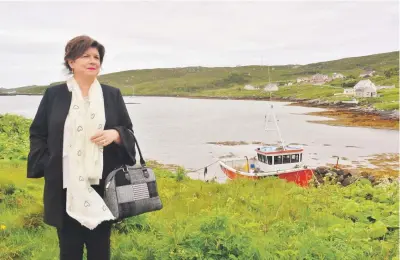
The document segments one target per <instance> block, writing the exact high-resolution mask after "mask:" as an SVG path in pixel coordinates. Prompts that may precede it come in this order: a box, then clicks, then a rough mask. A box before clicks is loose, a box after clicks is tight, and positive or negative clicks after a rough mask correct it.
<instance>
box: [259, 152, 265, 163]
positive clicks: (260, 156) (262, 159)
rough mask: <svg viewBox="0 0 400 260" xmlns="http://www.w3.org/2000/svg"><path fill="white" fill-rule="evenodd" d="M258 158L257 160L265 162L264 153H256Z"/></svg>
mask: <svg viewBox="0 0 400 260" xmlns="http://www.w3.org/2000/svg"><path fill="white" fill-rule="evenodd" d="M258 160H259V161H260V162H263V163H265V162H266V158H265V155H262V154H258Z"/></svg>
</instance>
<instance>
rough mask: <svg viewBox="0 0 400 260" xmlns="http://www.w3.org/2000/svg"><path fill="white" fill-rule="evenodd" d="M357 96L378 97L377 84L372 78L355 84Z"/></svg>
mask: <svg viewBox="0 0 400 260" xmlns="http://www.w3.org/2000/svg"><path fill="white" fill-rule="evenodd" d="M354 92H355V96H356V97H376V86H375V84H374V83H372V81H371V80H369V79H365V80H361V81H360V82H358V83H357V84H356V85H355V86H354Z"/></svg>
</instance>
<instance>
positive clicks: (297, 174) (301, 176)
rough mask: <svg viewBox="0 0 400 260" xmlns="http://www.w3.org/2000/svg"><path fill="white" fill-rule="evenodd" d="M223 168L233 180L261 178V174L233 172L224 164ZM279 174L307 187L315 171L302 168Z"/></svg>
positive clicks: (280, 176) (281, 177)
mask: <svg viewBox="0 0 400 260" xmlns="http://www.w3.org/2000/svg"><path fill="white" fill-rule="evenodd" d="M221 169H222V171H223V172H224V173H225V175H226V176H227V177H228V178H229V179H231V180H233V179H236V178H247V179H259V178H260V177H259V176H246V175H241V174H240V173H236V172H233V171H231V170H228V169H226V168H225V167H222V166H221ZM277 176H278V178H279V179H284V180H286V181H288V182H294V183H296V184H297V185H299V186H302V187H305V186H307V185H308V182H309V181H310V180H311V179H312V176H313V171H312V170H311V169H302V170H295V171H293V172H288V173H282V174H279V175H277Z"/></svg>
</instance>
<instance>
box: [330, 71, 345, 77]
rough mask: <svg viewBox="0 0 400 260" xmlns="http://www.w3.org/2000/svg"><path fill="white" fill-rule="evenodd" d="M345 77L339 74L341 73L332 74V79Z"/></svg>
mask: <svg viewBox="0 0 400 260" xmlns="http://www.w3.org/2000/svg"><path fill="white" fill-rule="evenodd" d="M344 78H345V77H344V75H343V74H341V73H336V72H335V73H333V74H332V79H344Z"/></svg>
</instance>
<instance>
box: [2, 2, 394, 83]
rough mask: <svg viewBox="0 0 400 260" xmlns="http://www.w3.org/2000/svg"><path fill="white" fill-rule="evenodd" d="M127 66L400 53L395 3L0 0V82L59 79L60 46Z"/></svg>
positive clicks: (107, 66) (107, 68) (107, 67)
mask: <svg viewBox="0 0 400 260" xmlns="http://www.w3.org/2000/svg"><path fill="white" fill-rule="evenodd" d="M81 34H87V35H89V36H91V37H93V38H95V39H96V40H98V41H99V42H101V43H102V44H103V45H104V46H105V48H106V56H105V60H104V63H103V70H102V72H101V73H102V74H106V73H110V72H116V71H121V70H129V69H143V68H160V67H184V66H237V65H252V64H264V65H268V64H269V65H271V64H273V65H280V64H307V63H312V62H318V61H326V60H332V59H339V58H344V57H349V56H362V55H368V54H374V53H381V52H389V51H394V50H398V49H399V4H398V2H397V1H391V2H384V1H376V2H371V1H352V2H344V1H340V2H339V1H336V2H328V1H314V2H312V1H308V2H306V1H291V2H282V1H279V2H278V1H276V2H272V1H257V2H227V1H222V2H211V1H207V2H167V3H165V2H118V3H114V2H86V3H79V2H53V3H44V2H22V3H21V2H14V3H5V2H0V75H1V76H0V87H5V88H11V87H21V86H24V85H33V84H35V85H40V84H49V83H51V82H54V81H59V80H65V78H66V76H65V71H64V70H63V66H62V63H63V56H64V47H65V44H66V42H67V41H68V40H69V39H71V38H73V37H75V36H77V35H81Z"/></svg>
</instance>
